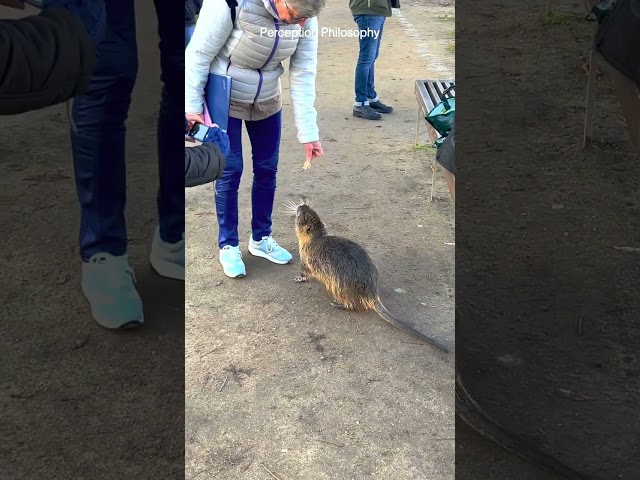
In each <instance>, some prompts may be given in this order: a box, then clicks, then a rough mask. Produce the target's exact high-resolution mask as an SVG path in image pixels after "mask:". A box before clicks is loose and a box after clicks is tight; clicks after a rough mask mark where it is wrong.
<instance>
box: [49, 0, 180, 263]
mask: <svg viewBox="0 0 640 480" xmlns="http://www.w3.org/2000/svg"><path fill="white" fill-rule="evenodd" d="M85 2H86V3H89V4H91V5H100V9H99V10H100V11H101V12H102V14H103V16H104V17H103V19H102V22H101V24H102V25H103V29H102V31H101V34H100V35H99V37H98V38H97V39H96V41H97V48H96V55H97V64H96V67H95V71H94V74H93V78H92V80H91V84H90V86H89V88H88V90H87V91H86V92H85V93H84V94H83V95H82V96H80V97H77V98H76V99H75V101H74V110H73V116H74V120H75V123H76V125H77V128H78V131H77V133H76V134H72V138H71V141H72V149H73V163H74V168H75V177H76V186H77V193H78V200H79V202H80V208H81V220H80V254H81V257H82V259H83V260H85V261H86V260H88V259H89V258H90V257H91V256H92V255H93V254H95V253H98V252H107V253H110V254H112V255H123V254H124V253H126V251H127V228H126V222H125V204H126V153H125V138H126V129H125V121H126V119H127V116H128V112H129V106H130V104H131V92H132V90H133V87H134V85H135V82H136V76H137V72H138V48H137V44H136V26H135V9H134V1H133V0H107V1H104V0H85ZM52 3H56V4H58V5H56V6H64V5H61V4H64V3H65V0H53V1H52ZM67 3H70V4H73V3H76V2H68V0H67ZM154 3H155V8H156V14H157V17H158V31H159V37H160V57H161V60H160V61H161V71H162V74H161V80H162V83H163V89H162V96H161V101H160V112H159V118H158V125H157V131H156V133H157V142H158V157H159V158H158V160H159V162H158V166H159V176H160V182H159V183H160V187H159V191H158V195H157V208H158V216H159V224H160V236H161V238H162V239H163V240H164V241H166V242H169V243H176V242H178V241H180V240H181V239H182V235H183V232H184V186H183V178H182V177H183V176H184V172H183V170H182V165H181V161H182V160H181V157H182V149H183V148H184V144H183V143H182V140H181V138H180V131H182V130H184V112H183V110H184V106H183V105H184V94H183V92H184V30H183V29H182V25H181V22H180V21H178V22H176V12H178V15H180V14H181V8H182V7H181V5H179V4H178V5H179V6H178V9H176V8H174V7H173V6H172V5H171V4H173V3H174V2H165V1H162V0H155V1H154ZM70 9H73V7H70ZM95 11H96V9H95V8H93V9H92V12H90V13H89V14H87V17H90V16H92V13H93V12H95ZM80 13H81V14H84V13H86V12H85V11H81V12H80ZM178 18H180V17H178ZM83 20H85V23H87V24H88V23H90V24H95V19H94V18H83ZM146 130H147V131H151V132H153V131H154V130H152V129H149V128H148V126H147V128H146ZM137 160H138V161H142V160H143V159H137Z"/></svg>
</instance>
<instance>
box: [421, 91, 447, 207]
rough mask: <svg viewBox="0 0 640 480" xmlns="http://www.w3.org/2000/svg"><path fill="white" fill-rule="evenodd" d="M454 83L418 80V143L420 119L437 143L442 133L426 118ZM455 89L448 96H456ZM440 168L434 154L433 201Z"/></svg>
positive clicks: (432, 140)
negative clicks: (437, 173)
mask: <svg viewBox="0 0 640 480" xmlns="http://www.w3.org/2000/svg"><path fill="white" fill-rule="evenodd" d="M453 84H454V81H453V80H416V87H415V94H416V101H417V102H418V114H417V120H416V145H417V144H418V143H419V139H420V136H419V135H420V123H421V122H420V120H421V119H422V121H423V122H424V124H425V125H426V126H427V135H428V136H429V140H430V141H431V143H432V144H433V143H435V142H436V141H437V140H438V139H439V138H440V136H441V135H440V134H439V133H438V132H437V130H436V129H435V128H433V127H432V126H431V124H430V123H429V122H427V121H426V120H425V117H426V116H427V114H428V113H429V112H430V111H431V110H433V109H434V108H435V107H436V105H438V104H439V103H440V102H441V101H442V94H443V92H444V91H445V90H446V89H447V88H449V87H451V86H452V85H453ZM455 95H456V91H455V89H453V90H451V91H450V92H449V93H448V94H447V98H448V97H455ZM437 170H438V163H437V162H436V156H435V155H434V156H433V163H432V164H431V171H432V172H433V176H432V179H431V195H430V198H429V201H433V195H434V192H435V188H436V172H437Z"/></svg>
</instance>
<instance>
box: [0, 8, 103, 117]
mask: <svg viewBox="0 0 640 480" xmlns="http://www.w3.org/2000/svg"><path fill="white" fill-rule="evenodd" d="M0 59H2V60H1V61H0V115H16V114H19V113H24V112H29V111H32V110H39V109H41V108H45V107H49V106H51V105H56V104H59V103H63V102H65V101H67V100H69V99H71V98H73V97H75V96H77V95H79V94H81V93H83V92H84V91H85V90H86V89H87V87H88V85H89V79H90V76H91V73H92V71H93V66H94V64H95V50H94V46H93V43H92V41H91V39H90V38H89V36H88V34H87V32H86V30H85V28H84V26H83V25H82V23H81V22H80V20H79V19H78V18H76V17H75V16H74V15H73V14H71V13H69V12H68V11H67V10H64V9H51V10H47V11H44V12H42V13H40V14H39V15H33V16H30V17H26V18H21V19H17V20H0Z"/></svg>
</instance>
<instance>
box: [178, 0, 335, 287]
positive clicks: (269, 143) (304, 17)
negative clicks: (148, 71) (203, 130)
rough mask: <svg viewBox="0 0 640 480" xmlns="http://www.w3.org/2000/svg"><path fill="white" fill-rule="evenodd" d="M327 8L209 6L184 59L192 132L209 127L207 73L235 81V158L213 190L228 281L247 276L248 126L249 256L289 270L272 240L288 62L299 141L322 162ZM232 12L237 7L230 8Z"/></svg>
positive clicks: (249, 3)
mask: <svg viewBox="0 0 640 480" xmlns="http://www.w3.org/2000/svg"><path fill="white" fill-rule="evenodd" d="M324 2H325V0H243V1H241V2H240V5H239V6H237V7H234V8H230V7H229V4H228V3H227V1H226V0H204V2H203V4H202V9H201V11H200V15H199V17H198V23H197V25H196V28H195V31H194V33H193V36H192V37H191V41H190V42H189V45H188V47H187V49H186V53H185V67H186V68H185V112H186V116H187V119H188V120H189V122H190V123H189V125H190V126H191V125H192V124H193V123H194V122H199V123H204V117H203V112H204V101H205V99H204V89H205V86H206V84H207V81H208V78H209V73H216V74H223V75H224V74H226V75H229V76H230V77H231V79H232V80H231V106H230V113H229V124H228V128H227V133H228V135H229V141H230V143H231V152H230V154H229V155H228V157H227V159H226V167H225V170H224V173H223V176H222V179H221V180H218V181H217V182H216V185H215V200H216V212H217V217H218V226H219V230H218V247H219V248H220V257H219V258H220V263H221V265H222V268H223V271H224V273H225V275H227V276H229V277H231V278H237V277H243V276H244V275H245V274H246V269H245V265H244V262H243V261H242V253H241V252H240V246H239V243H240V239H239V238H238V188H239V186H240V178H241V176H242V171H243V158H242V157H243V155H242V122H243V121H244V123H245V125H246V127H247V132H248V134H249V139H250V140H251V150H252V156H253V189H252V193H251V197H252V198H251V203H252V210H253V218H252V221H251V231H252V234H251V238H250V239H249V253H251V254H252V255H255V256H258V257H262V258H265V259H267V260H269V261H271V262H273V263H277V264H286V263H288V262H289V261H291V258H292V256H291V254H290V253H289V252H288V251H287V250H285V249H284V248H282V247H281V246H279V245H278V243H276V241H275V240H274V239H273V237H272V236H271V231H272V229H271V226H272V221H271V213H272V211H273V203H274V198H275V191H276V173H277V171H278V158H279V151H280V133H281V128H282V99H281V94H282V91H281V86H280V77H281V76H282V74H283V73H284V67H283V65H282V62H284V61H285V60H286V59H287V58H289V60H290V63H289V74H290V76H289V85H290V90H291V99H292V104H293V115H294V119H295V124H296V127H297V129H298V141H299V142H300V143H302V144H303V145H304V148H305V151H306V159H307V160H309V161H310V160H311V159H313V158H315V157H317V156H320V155H322V145H321V144H320V135H319V131H318V125H317V122H316V117H317V113H316V109H315V106H314V104H315V96H316V86H315V83H316V68H317V63H318V21H317V19H316V15H318V13H319V12H320V10H322V8H323V7H324ZM231 3H232V4H233V2H231Z"/></svg>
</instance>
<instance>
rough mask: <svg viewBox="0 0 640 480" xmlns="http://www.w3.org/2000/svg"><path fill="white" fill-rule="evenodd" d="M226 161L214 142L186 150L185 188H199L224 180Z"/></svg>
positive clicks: (186, 148)
mask: <svg viewBox="0 0 640 480" xmlns="http://www.w3.org/2000/svg"><path fill="white" fill-rule="evenodd" d="M224 166H225V159H224V155H223V154H222V152H221V151H220V148H219V147H218V146H217V145H216V144H215V143H213V142H206V143H203V144H202V145H198V146H196V147H185V148H184V186H185V187H197V186H198V185H204V184H206V183H211V182H213V181H215V180H219V179H220V178H222V171H223V170H224Z"/></svg>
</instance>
